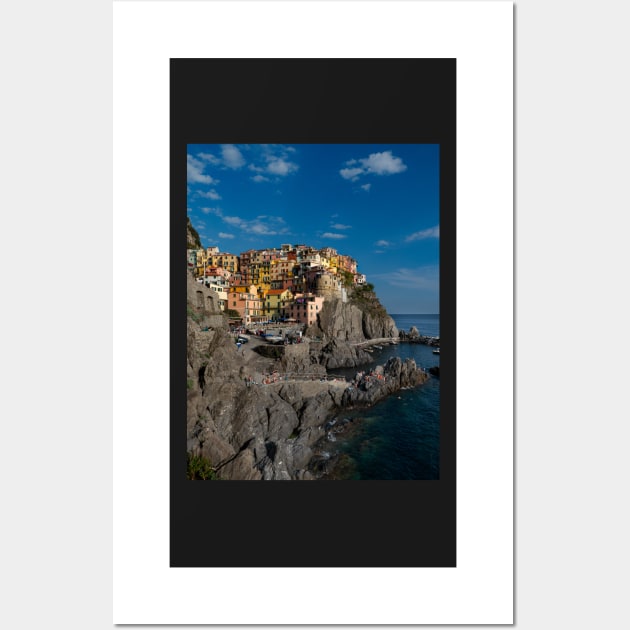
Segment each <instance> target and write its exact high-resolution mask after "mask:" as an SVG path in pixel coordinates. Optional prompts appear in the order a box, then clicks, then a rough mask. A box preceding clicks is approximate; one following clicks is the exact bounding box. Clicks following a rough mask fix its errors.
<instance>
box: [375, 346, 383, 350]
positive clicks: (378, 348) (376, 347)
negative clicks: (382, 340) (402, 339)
mask: <svg viewBox="0 0 630 630" xmlns="http://www.w3.org/2000/svg"><path fill="white" fill-rule="evenodd" d="M372 347H373V348H375V349H376V350H382V349H383V346H372Z"/></svg>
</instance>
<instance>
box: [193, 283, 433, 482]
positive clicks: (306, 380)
mask: <svg viewBox="0 0 630 630" xmlns="http://www.w3.org/2000/svg"><path fill="white" fill-rule="evenodd" d="M187 294H188V295H187V298H188V304H187V312H188V322H187V402H188V404H187V438H188V439H187V450H188V454H189V458H196V459H197V460H199V461H203V462H205V463H206V464H207V463H208V462H209V466H210V467H211V470H212V477H213V478H218V479H234V480H237V479H238V480H253V479H287V480H288V479H317V478H320V477H322V476H323V475H325V474H326V466H325V464H322V461H321V458H319V457H317V456H316V445H317V443H318V442H320V440H321V438H322V437H324V436H325V435H326V433H327V431H329V430H330V426H331V425H330V422H334V418H335V417H336V416H337V414H339V413H340V412H341V411H342V410H344V409H351V408H355V407H359V406H369V405H373V404H374V403H375V402H377V401H379V400H381V399H383V398H384V397H386V396H389V395H391V394H392V393H394V392H396V391H398V390H400V389H402V388H409V387H416V386H419V385H422V384H423V383H424V382H426V381H427V379H429V378H431V377H430V376H429V374H428V373H427V372H425V371H424V370H422V369H420V368H419V367H418V366H416V364H415V361H413V359H407V360H405V361H402V360H401V359H400V358H398V357H393V358H391V359H389V360H388V361H387V362H386V363H385V364H384V365H380V366H376V367H375V368H373V369H372V370H366V369H364V370H360V368H361V366H363V365H365V364H366V363H368V362H370V360H371V355H370V353H369V352H368V351H367V350H366V348H369V346H370V344H376V343H384V342H385V343H387V342H389V343H397V342H398V340H399V332H398V330H397V329H396V326H395V324H394V321H393V319H392V318H391V317H390V316H389V315H388V314H387V313H386V311H385V309H384V308H383V307H382V306H381V305H380V303H379V301H378V299H377V298H376V296H375V295H374V293H373V292H371V291H366V290H362V291H360V292H358V293H357V294H355V295H353V296H352V297H351V299H350V300H349V301H348V302H346V303H343V302H342V301H341V300H338V299H337V300H330V301H326V302H324V306H323V308H322V311H321V313H320V314H319V316H318V319H317V323H316V324H315V325H313V326H311V327H309V328H307V329H306V330H305V331H304V335H303V341H302V343H299V344H291V345H284V346H269V345H268V344H267V343H266V342H265V341H263V340H262V339H261V338H259V337H256V336H250V337H249V339H250V341H249V343H246V344H243V345H242V346H241V347H240V348H237V345H236V343H235V339H234V335H233V334H231V333H230V330H229V327H228V323H227V319H226V318H225V316H224V315H223V314H222V313H221V311H220V309H219V307H218V305H217V303H216V298H215V294H214V293H213V292H212V291H211V290H209V289H207V288H205V287H204V286H203V285H201V284H199V283H196V282H195V281H194V279H193V278H192V277H191V276H189V278H188V287H187ZM261 348H273V350H267V351H266V353H267V354H271V355H272V356H263V354H261V352H263V353H264V352H265V351H264V350H261ZM273 355H276V356H273ZM355 366H356V367H357V368H358V369H359V371H358V372H357V376H356V377H355V379H354V380H352V381H347V380H345V379H343V378H340V377H337V378H334V377H331V376H330V375H329V374H328V373H327V369H332V368H339V367H355ZM200 458H201V459H200Z"/></svg>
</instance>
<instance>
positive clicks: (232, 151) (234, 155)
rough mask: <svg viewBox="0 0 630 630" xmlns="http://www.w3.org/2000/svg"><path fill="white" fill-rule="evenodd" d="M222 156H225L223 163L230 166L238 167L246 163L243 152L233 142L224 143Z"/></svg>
mask: <svg viewBox="0 0 630 630" xmlns="http://www.w3.org/2000/svg"><path fill="white" fill-rule="evenodd" d="M221 156H222V158H223V164H225V166H227V167H228V168H234V169H237V168H241V166H245V164H246V162H245V158H244V157H243V154H242V153H241V152H240V151H239V150H238V148H237V147H235V146H234V145H233V144H222V145H221Z"/></svg>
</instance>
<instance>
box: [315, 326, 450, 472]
mask: <svg viewBox="0 0 630 630" xmlns="http://www.w3.org/2000/svg"><path fill="white" fill-rule="evenodd" d="M392 318H393V320H394V322H395V323H396V327H397V328H398V330H404V331H406V332H409V329H410V328H411V326H415V327H416V328H417V329H418V332H419V333H420V334H421V335H424V336H427V337H439V336H440V317H439V315H425V314H418V315H410V314H405V315H392ZM433 349H434V348H432V347H431V346H426V345H423V344H416V343H400V344H398V345H394V346H389V345H386V346H383V349H382V350H379V349H374V351H373V353H372V355H371V356H372V362H371V363H370V364H369V365H366V366H361V367H360V368H352V369H340V370H331V372H334V373H339V374H344V375H345V376H347V377H349V378H352V377H353V376H354V374H355V373H356V372H357V371H358V370H360V369H370V367H373V366H376V365H379V364H384V363H386V362H387V360H388V359H389V358H390V357H394V356H397V357H400V358H401V359H402V360H403V361H404V360H405V359H407V358H412V359H414V360H415V362H416V365H418V366H419V367H423V368H426V369H428V368H430V367H434V366H439V365H440V356H439V355H436V354H433ZM339 418H340V419H345V418H348V419H351V420H352V421H351V422H350V423H349V424H348V426H349V427H351V428H350V429H349V430H348V431H347V432H346V433H341V434H337V435H334V436H333V435H330V438H331V439H330V444H329V445H327V450H328V451H329V452H330V453H331V455H333V456H336V458H335V460H336V461H337V462H338V463H339V464H338V465H337V466H336V468H335V469H334V471H333V473H332V475H331V477H332V478H335V479H403V480H405V479H439V478H440V379H439V377H435V376H431V377H430V378H429V380H428V381H427V382H426V383H424V384H423V385H419V386H417V387H414V388H411V389H406V390H401V391H399V392H397V393H394V394H392V395H391V396H388V397H387V398H385V399H384V400H382V401H380V402H378V403H377V404H375V405H374V406H373V407H369V408H367V409H360V410H358V409H357V410H352V411H348V412H343V413H342V414H340V416H339ZM333 440H334V441H333Z"/></svg>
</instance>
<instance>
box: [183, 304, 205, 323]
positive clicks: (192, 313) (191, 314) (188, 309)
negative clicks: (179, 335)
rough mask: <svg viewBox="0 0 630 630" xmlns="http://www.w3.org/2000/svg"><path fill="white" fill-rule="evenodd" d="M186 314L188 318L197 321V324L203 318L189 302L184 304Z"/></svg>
mask: <svg viewBox="0 0 630 630" xmlns="http://www.w3.org/2000/svg"><path fill="white" fill-rule="evenodd" d="M186 314H187V315H188V317H190V319H192V320H193V321H195V322H197V323H198V324H199V323H200V322H201V320H202V319H203V313H198V312H197V311H196V310H195V309H194V308H193V307H192V306H191V305H190V304H187V305H186Z"/></svg>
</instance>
